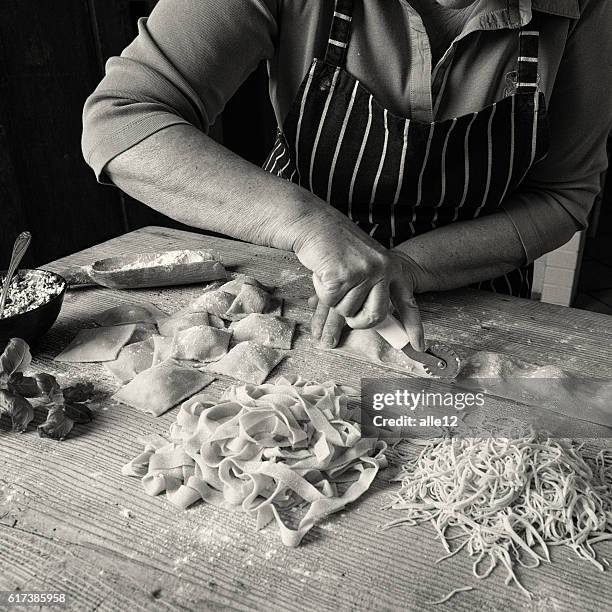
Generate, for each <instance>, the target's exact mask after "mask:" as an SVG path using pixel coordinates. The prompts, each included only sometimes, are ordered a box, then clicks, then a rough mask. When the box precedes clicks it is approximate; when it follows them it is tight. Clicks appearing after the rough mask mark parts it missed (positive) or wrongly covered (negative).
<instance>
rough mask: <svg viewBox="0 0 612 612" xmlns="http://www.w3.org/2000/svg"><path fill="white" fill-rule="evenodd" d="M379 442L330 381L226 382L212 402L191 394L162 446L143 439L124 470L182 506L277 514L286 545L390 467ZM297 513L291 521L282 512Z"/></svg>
mask: <svg viewBox="0 0 612 612" xmlns="http://www.w3.org/2000/svg"><path fill="white" fill-rule="evenodd" d="M385 448H386V445H385V443H384V442H378V441H377V440H375V439H371V438H362V437H361V430H360V426H359V424H358V423H357V422H355V421H354V420H353V419H352V417H351V412H350V411H349V409H348V407H347V398H346V396H345V395H342V394H341V393H339V388H338V387H337V386H336V385H334V384H333V383H324V384H317V383H310V382H306V381H303V380H300V379H285V378H280V379H279V380H278V381H277V383H276V384H275V385H271V384H269V385H262V386H259V387H258V386H253V385H246V386H234V387H230V388H229V389H228V390H227V391H226V393H225V394H224V396H223V397H222V399H221V400H220V401H219V402H216V403H212V402H209V401H207V400H206V399H205V398H203V397H197V396H196V397H194V398H192V400H189V401H187V402H185V403H184V404H183V405H182V407H181V409H180V410H179V412H178V414H177V418H176V422H175V423H173V424H172V426H171V427H170V440H169V441H168V443H167V444H166V445H162V444H159V443H154V444H148V445H146V446H145V449H144V452H143V453H141V454H140V455H138V456H137V457H135V458H134V459H133V460H132V461H131V462H130V463H128V464H127V465H126V466H124V468H123V469H122V473H123V474H124V475H131V476H136V477H139V478H142V484H143V488H144V490H145V492H146V493H147V494H149V495H158V494H160V493H162V492H164V491H165V492H166V496H167V499H168V500H169V501H170V502H171V503H172V504H175V505H176V506H178V507H179V508H182V509H185V508H187V507H189V506H191V505H192V504H194V503H195V502H197V501H199V500H204V501H205V502H207V503H210V504H213V505H215V506H218V507H221V508H225V509H229V510H240V511H242V512H246V513H247V514H248V515H249V516H251V517H253V518H254V519H255V521H256V527H257V529H262V528H263V527H264V526H265V525H267V524H268V523H270V522H271V521H275V522H276V525H277V526H278V529H279V532H280V538H281V541H282V542H283V544H285V545H286V546H298V545H299V544H300V542H301V541H302V539H303V537H304V536H305V535H306V534H307V533H308V531H310V529H312V527H313V526H314V525H316V524H318V523H320V522H321V521H323V520H324V519H325V518H326V517H327V516H329V515H330V514H332V513H334V512H338V511H339V510H342V509H343V508H344V507H345V506H346V505H347V504H349V503H351V502H354V501H355V500H357V499H358V498H359V497H361V495H363V493H364V492H365V491H367V489H368V488H369V487H370V485H371V483H372V481H373V480H374V478H375V476H376V474H377V473H378V471H379V470H380V469H382V468H384V467H386V465H387V460H386V457H385V454H384V451H385ZM290 510H293V511H294V512H295V510H298V513H301V517H297V516H296V515H295V514H294V513H292V518H296V519H297V518H299V522H298V524H297V526H295V527H292V526H289V525H288V524H287V522H286V519H287V515H286V513H287V512H288V511H290Z"/></svg>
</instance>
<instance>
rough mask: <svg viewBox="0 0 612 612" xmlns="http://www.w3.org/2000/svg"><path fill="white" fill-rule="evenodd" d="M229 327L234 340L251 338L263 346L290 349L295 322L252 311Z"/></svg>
mask: <svg viewBox="0 0 612 612" xmlns="http://www.w3.org/2000/svg"><path fill="white" fill-rule="evenodd" d="M230 329H231V330H232V331H233V333H234V340H235V341H236V342H246V341H247V340H251V341H253V342H256V343H257V344H262V345H263V346H270V347H272V348H279V349H290V348H291V340H292V338H293V333H294V330H295V322H294V321H290V320H289V319H285V318H284V317H278V316H275V315H264V314H258V313H252V314H250V315H247V316H246V317H245V318H244V319H241V320H240V321H237V322H235V323H232V324H231V325H230Z"/></svg>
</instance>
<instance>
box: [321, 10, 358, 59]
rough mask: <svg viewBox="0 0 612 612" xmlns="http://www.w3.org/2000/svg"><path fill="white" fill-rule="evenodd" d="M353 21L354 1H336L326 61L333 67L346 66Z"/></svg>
mask: <svg viewBox="0 0 612 612" xmlns="http://www.w3.org/2000/svg"><path fill="white" fill-rule="evenodd" d="M352 20H353V0H336V5H335V7H334V18H333V20H332V25H331V29H330V32H329V40H328V41H327V51H326V52H325V61H326V62H327V63H328V64H332V65H333V66H344V62H345V61H346V50H347V48H348V44H349V40H350V38H351V21H352Z"/></svg>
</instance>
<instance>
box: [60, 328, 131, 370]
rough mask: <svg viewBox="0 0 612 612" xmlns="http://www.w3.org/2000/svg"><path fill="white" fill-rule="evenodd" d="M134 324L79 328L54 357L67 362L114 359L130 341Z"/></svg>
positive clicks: (91, 361) (92, 361)
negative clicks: (67, 343) (72, 338)
mask: <svg viewBox="0 0 612 612" xmlns="http://www.w3.org/2000/svg"><path fill="white" fill-rule="evenodd" d="M135 331H136V325H135V324H133V323H132V324H130V325H115V326H113V327H95V328H93V329H81V330H80V331H79V333H78V334H77V335H76V337H75V338H74V340H73V341H72V342H71V343H70V344H69V345H68V346H67V347H66V348H65V349H64V350H63V351H62V352H61V353H60V354H59V355H58V356H57V357H56V358H55V360H56V361H65V362H68V363H94V362H98V361H114V360H115V359H117V356H118V355H119V351H120V350H121V349H122V348H123V347H124V346H125V345H126V344H127V343H128V342H129V341H130V339H131V338H132V335H133V334H134V332H135Z"/></svg>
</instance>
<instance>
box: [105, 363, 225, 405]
mask: <svg viewBox="0 0 612 612" xmlns="http://www.w3.org/2000/svg"><path fill="white" fill-rule="evenodd" d="M213 380H214V378H213V377H212V376H208V375H206V374H203V373H202V372H200V371H199V370H196V369H194V368H191V367H186V366H183V365H181V364H179V363H178V362H176V361H174V360H172V359H167V360H166V361H163V362H162V363H160V364H158V365H156V366H153V367H152V368H149V369H148V370H145V371H144V372H141V373H140V374H138V376H136V377H135V378H134V379H132V381H131V382H129V383H128V384H127V385H125V387H122V388H121V389H119V391H117V393H115V395H113V399H114V400H116V401H118V402H121V403H122V404H127V405H128V406H132V407H133V408H138V409H139V410H142V411H143V412H149V413H151V414H153V415H155V416H159V415H160V414H163V413H164V412H166V411H168V410H170V408H173V407H174V406H176V405H177V404H178V403H179V402H181V401H182V400H184V399H186V398H188V397H191V396H192V395H194V394H196V393H197V392H198V391H201V390H202V389H203V388H204V387H206V386H207V385H209V384H210V383H211V382H212V381H213Z"/></svg>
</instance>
